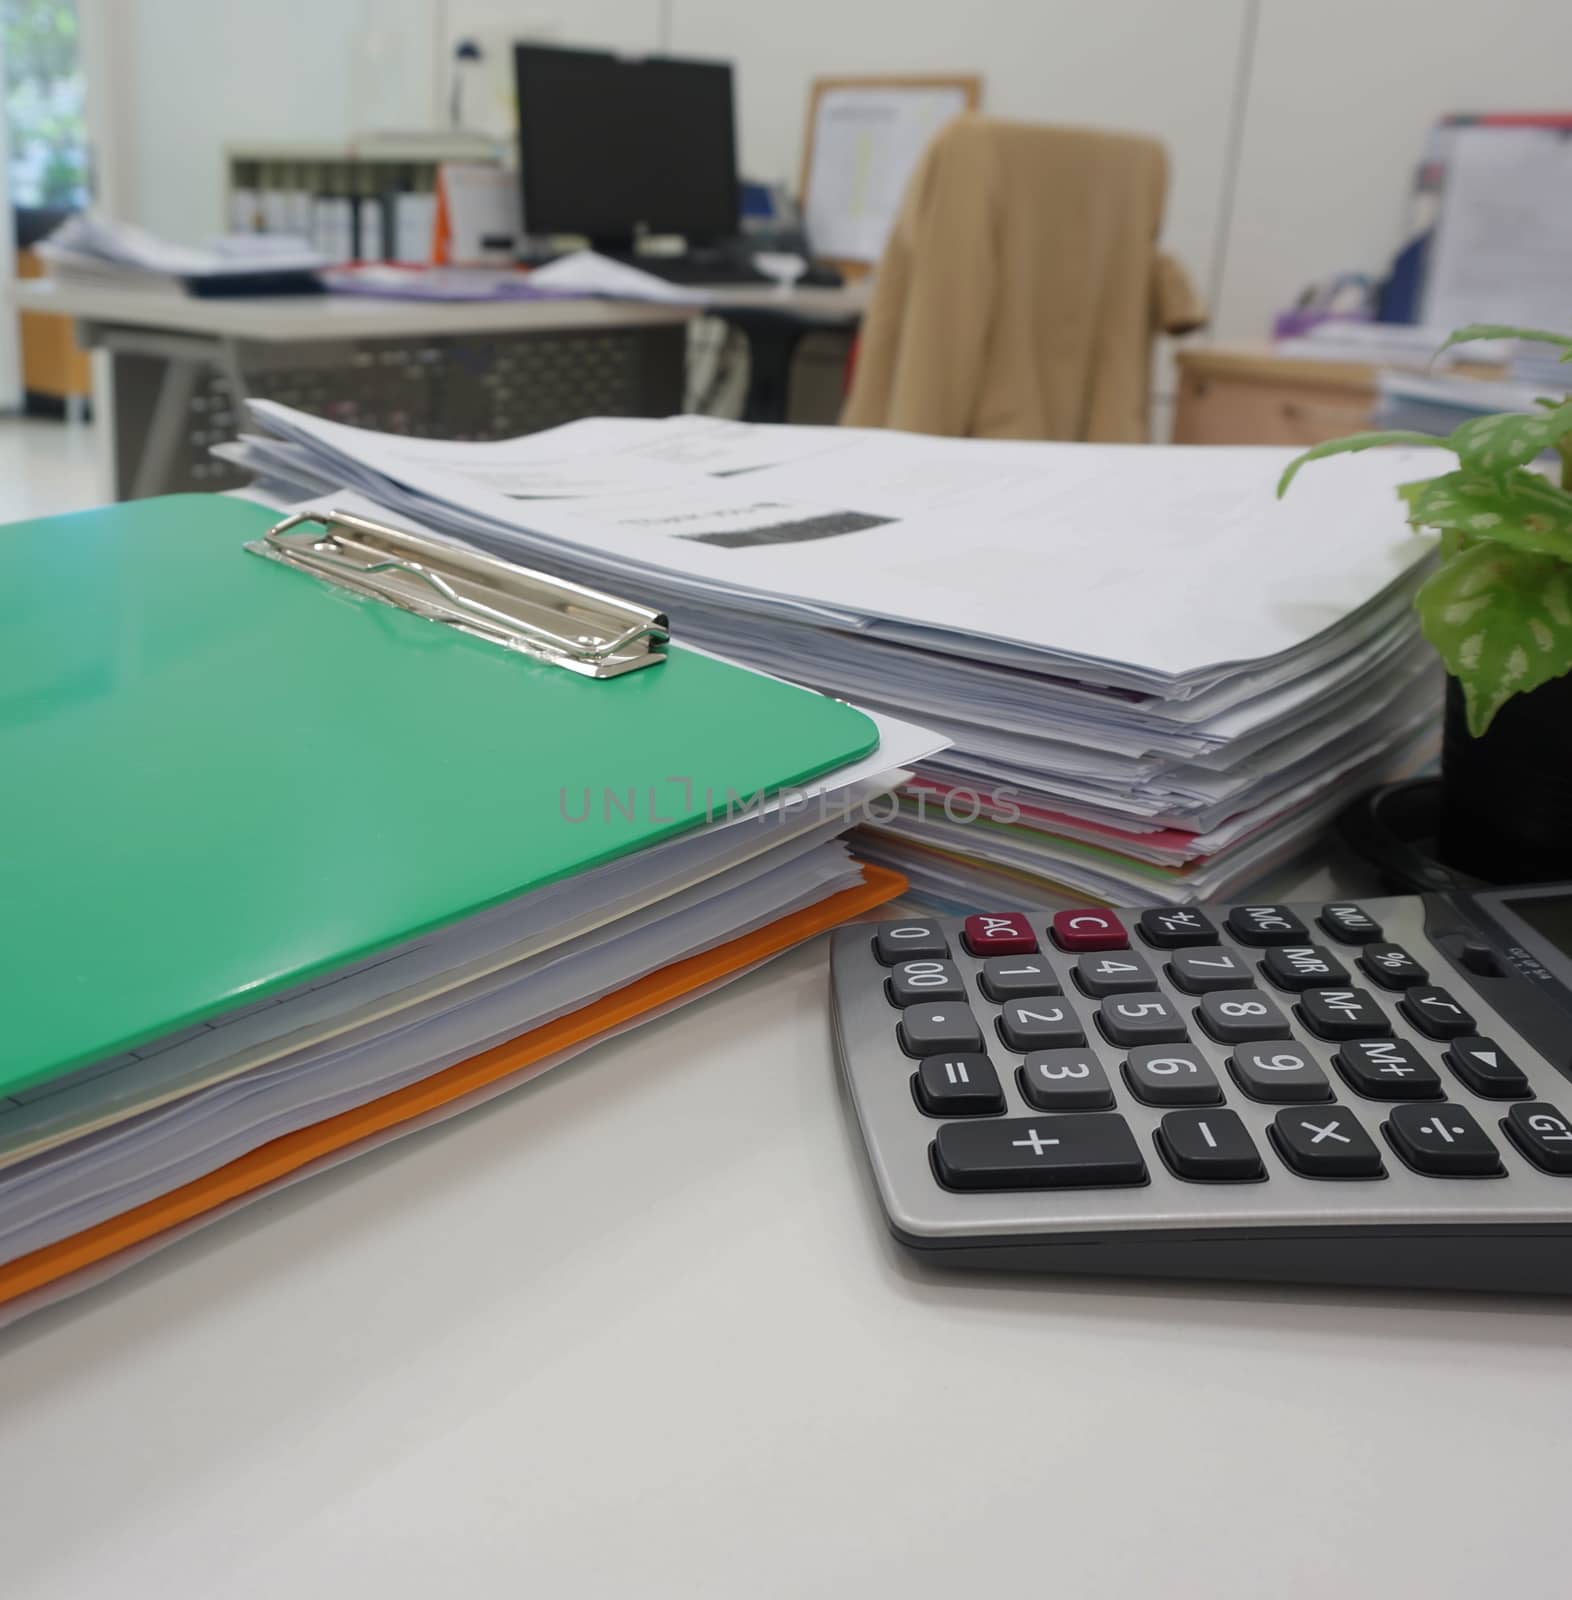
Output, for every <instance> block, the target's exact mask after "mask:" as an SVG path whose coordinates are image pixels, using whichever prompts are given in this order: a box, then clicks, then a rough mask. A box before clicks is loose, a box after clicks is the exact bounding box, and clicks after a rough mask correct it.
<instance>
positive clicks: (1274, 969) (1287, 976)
mask: <svg viewBox="0 0 1572 1600" xmlns="http://www.w3.org/2000/svg"><path fill="white" fill-rule="evenodd" d="M1261 970H1262V972H1264V973H1265V974H1266V975H1267V977H1269V978H1270V979H1271V980H1272V982H1273V983H1275V984H1276V985H1277V987H1278V988H1279V989H1287V990H1290V991H1291V992H1292V993H1295V994H1297V993H1298V992H1299V991H1300V990H1301V989H1319V988H1321V987H1323V986H1324V985H1326V984H1329V983H1347V982H1348V968H1347V967H1345V966H1344V965H1343V963H1342V962H1341V961H1339V960H1338V959H1337V957H1336V956H1334V955H1333V954H1332V953H1331V952H1330V951H1329V950H1326V949H1323V948H1322V946H1320V945H1318V944H1280V945H1278V946H1277V947H1276V948H1275V949H1272V950H1268V951H1267V952H1266V958H1265V959H1264V960H1263V961H1262V963H1261Z"/></svg>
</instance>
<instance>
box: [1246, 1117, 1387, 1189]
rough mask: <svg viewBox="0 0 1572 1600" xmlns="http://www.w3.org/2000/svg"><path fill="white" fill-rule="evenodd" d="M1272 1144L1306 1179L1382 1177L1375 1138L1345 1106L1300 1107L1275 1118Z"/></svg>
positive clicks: (1379, 1153) (1382, 1170)
mask: <svg viewBox="0 0 1572 1600" xmlns="http://www.w3.org/2000/svg"><path fill="white" fill-rule="evenodd" d="M1272 1143H1273V1144H1275V1145H1276V1146H1277V1153H1278V1154H1279V1155H1280V1156H1282V1158H1283V1160H1284V1161H1286V1162H1287V1163H1288V1165H1289V1166H1290V1167H1292V1168H1293V1169H1294V1171H1295V1172H1299V1173H1303V1174H1304V1176H1305V1177H1307V1178H1379V1177H1381V1176H1382V1175H1383V1173H1384V1172H1385V1170H1386V1169H1385V1168H1384V1167H1383V1166H1382V1165H1381V1152H1380V1151H1379V1150H1378V1149H1377V1148H1376V1144H1375V1141H1374V1140H1373V1139H1372V1138H1371V1137H1370V1135H1369V1134H1368V1133H1366V1132H1365V1130H1364V1129H1363V1128H1361V1127H1360V1126H1359V1124H1358V1123H1357V1122H1356V1121H1355V1120H1354V1118H1353V1115H1352V1113H1350V1112H1348V1111H1345V1110H1344V1109H1343V1108H1342V1106H1338V1105H1331V1106H1316V1107H1314V1108H1313V1109H1312V1108H1310V1107H1304V1106H1297V1107H1295V1108H1294V1109H1292V1110H1288V1111H1279V1112H1278V1113H1277V1115H1276V1117H1274V1118H1273V1119H1272Z"/></svg>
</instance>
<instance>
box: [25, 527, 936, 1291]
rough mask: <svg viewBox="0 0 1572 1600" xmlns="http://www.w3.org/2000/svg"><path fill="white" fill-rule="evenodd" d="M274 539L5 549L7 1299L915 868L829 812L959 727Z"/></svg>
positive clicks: (866, 792)
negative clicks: (939, 727)
mask: <svg viewBox="0 0 1572 1600" xmlns="http://www.w3.org/2000/svg"><path fill="white" fill-rule="evenodd" d="M277 522H278V518H277V515H276V513H273V512H271V511H269V510H267V509H265V508H263V507H259V506H256V505H250V504H246V503H243V502H239V501H230V500H223V499H217V498H210V497H206V496H187V497H177V498H171V499H165V500H147V501H140V502H137V503H135V504H133V505H130V506H124V507H117V508H112V509H109V510H105V511H99V512H88V513H84V514H82V515H80V516H75V517H63V518H55V519H51V520H49V521H44V522H36V523H31V524H24V525H19V526H16V527H11V528H7V529H5V530H4V535H3V537H0V593H3V594H4V595H5V597H6V599H5V609H6V615H7V618H8V621H7V626H6V627H5V628H4V629H0V676H3V678H4V681H5V684H6V703H7V707H8V711H7V715H6V717H5V718H4V719H3V720H0V770H3V771H4V772H5V773H6V777H7V781H6V782H5V784H3V785H0V834H3V836H4V837H5V838H6V839H7V840H9V841H11V842H12V845H13V848H12V849H10V850H8V852H7V855H6V859H5V860H4V862H3V863H0V900H3V903H4V905H5V908H6V915H5V917H4V919H3V920H0V971H3V972H4V973H5V994H6V1003H5V1008H4V1012H5V1014H4V1040H3V1044H0V1320H4V1319H5V1318H6V1317H7V1316H9V1315H13V1314H16V1313H17V1312H18V1311H20V1310H25V1309H30V1308H31V1307H33V1306H35V1305H37V1304H38V1303H40V1298H41V1297H42V1298H48V1297H49V1296H51V1295H53V1294H56V1293H59V1292H60V1291H61V1290H62V1289H63V1288H71V1287H76V1286H79V1285H80V1284H81V1283H82V1282H84V1281H86V1280H84V1277H83V1274H87V1275H88V1278H89V1279H90V1278H91V1277H92V1275H94V1274H96V1273H102V1272H103V1271H105V1270H108V1269H109V1268H110V1267H112V1266H114V1265H116V1264H123V1263H125V1262H126V1261H128V1260H130V1259H134V1258H135V1256H136V1254H137V1253H138V1252H140V1251H142V1250H145V1249H147V1248H148V1247H150V1245H152V1244H154V1243H157V1242H158V1241H159V1240H161V1239H164V1238H166V1237H169V1236H172V1233H173V1232H174V1231H178V1229H180V1228H182V1227H185V1226H188V1225H192V1224H193V1223H194V1222H196V1221H199V1220H201V1219H202V1218H204V1217H207V1216H211V1215H214V1214H216V1213H217V1212H218V1211H219V1210H220V1209H222V1208H225V1207H227V1206H229V1205H232V1204H235V1203H238V1202H239V1201H241V1200H244V1199H245V1198H247V1197H249V1196H252V1195H254V1194H256V1193H259V1192H262V1191H264V1190H265V1189H266V1188H267V1187H269V1186H271V1185H273V1184H276V1183H278V1182H280V1181H285V1180H287V1179H288V1178H289V1177H290V1176H292V1175H295V1174H298V1173H300V1172H303V1171H306V1170H314V1168H315V1167H316V1166H317V1165H320V1164H321V1163H322V1162H323V1161H326V1160H331V1159H337V1158H339V1157H340V1156H341V1155H342V1154H344V1153H346V1152H348V1153H353V1151H354V1150H357V1149H359V1148H363V1147H364V1145H365V1141H367V1140H374V1139H379V1138H384V1137H387V1136H389V1134H390V1133H391V1132H395V1131H398V1130H400V1129H402V1128H406V1127H413V1126H419V1125H421V1124H422V1123H423V1122H424V1121H425V1120H429V1119H430V1118H431V1117H433V1116H437V1115H442V1114H446V1113H447V1112H448V1111H450V1110H452V1109H462V1107H463V1106H464V1105H467V1104H471V1103H473V1102H474V1100H475V1098H476V1097H483V1096H484V1095H486V1094H488V1093H494V1092H496V1091H497V1090H498V1089H499V1088H501V1087H505V1086H507V1085H508V1084H509V1083H512V1082H516V1081H518V1079H519V1078H520V1077H521V1076H523V1075H527V1074H530V1073H533V1072H537V1071H539V1070H541V1069H542V1068H543V1067H544V1066H548V1065H551V1064H554V1063H555V1062H556V1061H560V1060H562V1059H565V1058H566V1056H567V1055H569V1054H571V1053H573V1051H574V1050H576V1049H580V1048H583V1047H584V1046H585V1045H587V1044H588V1043H590V1042H592V1041H593V1040H594V1039H596V1038H599V1037H604V1036H606V1035H607V1034H608V1033H609V1032H611V1031H615V1030H617V1029H619V1028H622V1027H626V1026H629V1025H631V1024H633V1023H634V1022H637V1021H639V1020H641V1018H643V1017H644V1016H646V1015H653V1014H656V1013H657V1012H658V1011H660V1010H661V1009H664V1008H667V1007H670V1006H672V1005H675V1004H678V1003H680V1002H681V1001H683V1000H684V999H686V998H688V997H691V996H692V995H695V994H698V993H701V992H704V991H705V990H706V989H707V988H709V987H711V986H713V985H714V984H716V983H718V982H721V981H723V980H725V979H727V978H729V977H731V976H734V975H736V974H737V973H740V972H742V971H745V970H747V969H749V968H750V967H752V966H754V965H756V964H757V963H758V962H760V961H762V960H764V959H766V958H767V957H769V956H771V955H773V954H775V953H778V952H779V951H780V950H782V949H785V948H787V947H788V946H789V945H791V944H792V943H794V942H797V941H798V940H801V939H803V938H806V937H808V936H810V935H812V934H814V933H817V932H820V931H822V930H824V929H825V928H827V927H830V926H832V925H834V924H835V923H837V922H839V921H842V920H845V919H846V918H847V917H849V916H855V915H858V914H860V913H863V912H865V911H867V910H869V909H871V908H872V907H873V906H875V905H877V904H879V903H881V902H882V901H884V900H887V899H889V898H890V897H891V896H892V895H894V894H895V893H898V892H899V890H900V888H901V887H902V885H901V883H900V880H899V879H898V878H896V877H895V876H894V875H893V874H890V873H887V872H881V871H880V870H879V869H877V868H869V867H864V866H861V865H859V864H858V863H856V862H855V861H854V860H853V859H852V858H851V857H850V856H849V855H848V853H847V850H846V847H845V845H844V844H843V843H842V842H841V841H840V839H839V838H838V835H839V834H841V833H842V832H843V831H844V829H845V828H846V826H847V821H848V813H851V812H854V811H856V810H857V809H858V808H860V807H861V806H863V805H864V804H866V803H868V802H870V801H871V800H873V799H875V798H876V797H878V796H880V795H884V794H887V793H888V792H889V790H890V789H891V787H892V786H893V785H894V784H896V783H898V782H900V781H901V780H903V779H904V778H905V777H906V776H908V771H907V768H908V765H909V763H910V762H911V761H912V760H914V759H916V758H918V757H921V756H925V755H928V754H930V753H932V751H933V750H934V749H935V748H936V746H937V745H938V744H939V743H940V741H939V740H938V739H936V738H935V737H934V736H933V735H930V734H927V733H925V732H923V731H922V730H919V729H914V728H911V727H909V726H906V725H904V724H902V723H900V722H898V721H896V720H895V719H892V718H888V717H882V716H869V715H867V714H865V713H863V712H861V711H859V710H856V709H854V708H853V707H851V706H848V705H846V704H843V703H841V702H839V701H836V700H832V699H830V698H828V697H826V696H823V695H820V694H816V693H813V692H811V691H808V690H804V689H800V688H797V687H795V686H794V685H791V684H787V683H783V682H780V681H779V680H777V679H774V678H769V677H765V676H763V675H761V674H758V673H754V672H751V671H748V670H745V669H743V668H739V667H735V666H732V665H730V664H729V663H726V662H723V661H719V660H717V659H715V658H714V657H713V656H710V655H708V654H705V653H702V652H696V651H693V650H691V649H687V648H684V647H683V646H682V645H681V643H680V641H673V642H670V643H668V642H667V629H666V625H665V620H664V619H663V618H659V617H658V616H657V615H656V614H655V613H653V612H651V611H649V610H648V608H643V607H639V606H637V605H628V604H625V603H624V602H622V601H619V600H616V599H614V598H611V597H607V596H605V595H602V594H593V593H590V592H589V591H586V590H582V589H575V588H573V587H572V586H563V585H561V584H555V583H543V582H539V581H538V580H536V579H534V578H532V577H531V575H529V574H527V573H525V574H522V575H521V574H520V573H519V571H518V569H506V568H504V567H503V565H502V564H501V563H497V562H495V561H491V560H488V559H485V558H477V557H476V556H475V555H474V553H473V552H465V551H454V552H452V557H453V558H452V559H451V560H450V559H447V555H448V553H447V552H443V551H438V552H436V553H435V554H433V553H432V552H431V551H430V550H423V551H416V553H415V554H413V555H412V554H411V553H410V551H411V549H412V548H413V546H412V545H411V544H410V542H409V541H402V542H401V541H399V540H397V538H396V537H394V538H391V539H389V538H385V537H384V536H383V535H382V534H381V533H379V532H378V531H377V530H376V529H374V528H369V527H368V526H367V525H364V524H357V523H351V522H347V521H344V520H342V519H340V520H338V521H331V520H330V519H329V518H328V517H327V516H326V515H324V517H323V518H322V519H321V520H320V521H314V522H305V523H302V524H301V525H300V526H299V527H298V528H297V529H295V530H294V531H293V532H290V531H289V530H279V529H277V528H275V527H274V526H273V525H274V524H275V523H277ZM488 584H489V585H490V587H487V585H488ZM412 612H413V613H415V614H411V613H412ZM629 618H631V619H632V620H631V621H629V622H628V626H627V627H626V628H624V627H623V626H622V624H623V622H624V621H628V619H629ZM892 769H893V770H892Z"/></svg>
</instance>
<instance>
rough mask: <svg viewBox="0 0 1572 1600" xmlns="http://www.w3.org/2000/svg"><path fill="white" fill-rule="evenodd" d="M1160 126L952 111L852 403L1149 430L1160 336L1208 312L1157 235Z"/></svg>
mask: <svg viewBox="0 0 1572 1600" xmlns="http://www.w3.org/2000/svg"><path fill="white" fill-rule="evenodd" d="M1167 187H1168V161H1167V156H1166V155H1165V153H1164V150H1163V147H1162V145H1161V144H1159V143H1158V142H1157V141H1156V140H1153V139H1146V138H1138V137H1135V136H1132V135H1127V134H1114V133H1098V132H1095V131H1092V130H1089V129H1081V128H1049V127H1039V126H1036V125H1034V124H1030V123H1020V122H1004V121H1000V120H999V119H997V118H994V117H982V116H975V115H968V116H963V117H958V118H957V119H956V120H955V121H954V122H952V123H950V124H949V125H948V126H947V127H946V128H945V129H944V130H943V131H942V132H940V133H939V135H938V136H937V137H936V138H935V139H934V141H933V143H932V144H931V145H930V146H929V148H928V150H927V152H926V153H925V154H924V156H923V158H922V161H921V162H920V163H919V165H918V168H917V171H916V172H915V173H914V174H913V177H912V181H911V185H910V187H909V188H908V190H907V192H906V198H905V200H904V202H903V204H902V207H901V213H900V216H899V218H898V220H897V222H896V225H895V228H894V231H893V232H892V234H891V236H890V241H889V244H888V245H887V246H886V248H885V252H884V258H883V260H882V261H881V263H880V265H879V274H878V280H877V282H876V284H875V286H874V294H873V303H872V305H871V307H870V308H869V312H868V316H867V319H866V321H865V322H864V324H863V334H862V341H861V345H860V348H859V351H858V357H857V368H856V372H855V374H854V377H853V382H852V388H851V393H850V394H849V396H848V397H847V401H846V408H845V411H844V414H843V415H842V417H841V421H842V422H843V423H845V424H847V425H848V426H853V427H865V428H866V427H871V428H881V427H882V428H906V429H910V430H912V431H913V432H917V433H938V434H949V435H954V436H961V437H972V438H986V439H1092V440H1105V441H1140V440H1144V439H1146V438H1147V436H1148V421H1147V419H1148V407H1149V401H1150V395H1151V364H1152V344H1153V340H1154V338H1155V337H1156V335H1157V334H1158V333H1159V332H1162V331H1166V332H1170V333H1177V332H1184V331H1187V330H1189V329H1192V328H1196V327H1199V326H1201V324H1202V323H1203V322H1204V321H1205V311H1204V308H1203V307H1202V305H1201V302H1200V300H1199V298H1198V297H1197V295H1196V292H1195V290H1194V288H1193V287H1192V285H1191V283H1190V280H1189V278H1188V277H1187V276H1186V274H1185V272H1184V269H1183V268H1182V267H1180V266H1179V265H1178V263H1177V262H1175V261H1173V260H1171V259H1170V258H1169V257H1166V256H1163V255H1160V254H1159V253H1158V249H1157V239H1158V234H1159V232H1160V230H1161V228H1162V221H1163V205H1164V200H1165V198H1166V194H1167Z"/></svg>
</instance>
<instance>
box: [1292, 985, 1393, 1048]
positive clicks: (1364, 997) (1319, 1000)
mask: <svg viewBox="0 0 1572 1600" xmlns="http://www.w3.org/2000/svg"><path fill="white" fill-rule="evenodd" d="M1299 1015H1300V1016H1301V1017H1303V1018H1304V1021H1305V1026H1306V1027H1307V1028H1309V1030H1310V1031H1311V1032H1312V1033H1314V1034H1318V1035H1319V1036H1320V1037H1321V1038H1323V1039H1384V1038H1386V1037H1387V1035H1388V1034H1390V1033H1391V1031H1392V1019H1391V1018H1390V1017H1389V1016H1387V1014H1386V1012H1385V1011H1383V1010H1382V1009H1381V1003H1380V1002H1379V1001H1378V1000H1377V999H1376V997H1375V996H1374V995H1373V994H1371V993H1370V991H1369V990H1368V989H1306V990H1305V992H1304V993H1303V994H1302V995H1300V996H1299Z"/></svg>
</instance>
